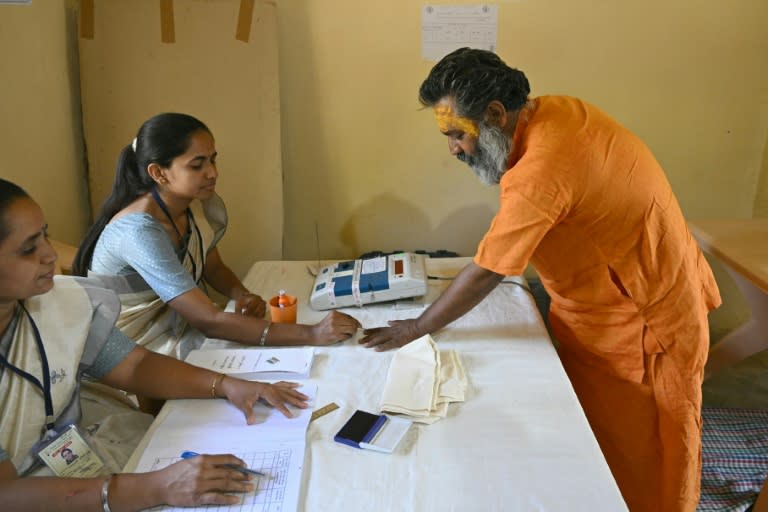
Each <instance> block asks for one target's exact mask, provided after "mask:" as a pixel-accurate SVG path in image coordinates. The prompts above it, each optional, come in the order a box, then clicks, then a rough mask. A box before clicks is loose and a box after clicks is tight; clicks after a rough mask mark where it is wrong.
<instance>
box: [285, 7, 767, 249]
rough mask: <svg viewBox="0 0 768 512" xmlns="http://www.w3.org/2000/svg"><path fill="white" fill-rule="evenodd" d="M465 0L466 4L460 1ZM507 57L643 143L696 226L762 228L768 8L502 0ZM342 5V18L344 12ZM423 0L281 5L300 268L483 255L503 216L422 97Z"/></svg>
mask: <svg viewBox="0 0 768 512" xmlns="http://www.w3.org/2000/svg"><path fill="white" fill-rule="evenodd" d="M448 3H454V2H448ZM497 4H498V5H499V26H500V28H499V37H498V53H499V54H500V55H501V56H502V57H503V58H504V59H505V60H506V61H507V62H508V63H509V64H510V65H513V66H516V67H519V68H520V69H522V70H523V71H524V72H525V73H526V74H527V76H528V78H529V80H530V82H531V86H532V94H533V95H541V94H570V95H575V96H580V97H582V98H584V99H586V100H588V101H591V102H593V103H595V104H597V105H598V106H600V107H601V108H603V109H604V110H606V111H607V112H609V113H611V114H612V115H613V116H614V117H616V118H617V119H618V120H620V121H621V122H622V123H624V124H625V125H627V126H628V127H629V128H631V129H632V130H634V131H635V132H637V133H638V134H639V135H640V136H642V137H643V138H644V140H645V141H646V142H647V143H648V144H649V145H650V147H651V148H652V149H653V151H654V152H655V154H656V156H657V158H658V159H659V160H660V161H661V163H662V164H663V165H664V167H665V168H666V170H667V173H668V175H669V179H670V181H671V183H672V185H673V187H674V190H675V191H676V193H677V195H678V197H679V199H680V202H681V204H682V207H683V210H684V211H685V213H686V214H687V215H688V216H690V217H708V216H750V215H751V213H752V203H753V201H754V198H755V188H756V184H757V181H758V176H759V173H760V170H761V165H762V160H763V147H764V145H765V141H766V128H767V127H768V87H767V85H768V68H767V67H766V66H765V55H767V54H768V36H766V31H765V21H766V20H768V2H765V1H763V0H735V1H733V2H716V1H714V0H705V1H687V2H667V1H662V0H650V1H646V2H616V1H613V0H604V1H582V2H579V3H578V7H577V5H575V4H574V2H572V1H571V0H537V1H500V2H497ZM330 5H332V8H329V6H330ZM422 5H423V2H414V1H413V0H368V1H365V2H360V1H359V0H335V1H333V2H329V1H327V0H281V1H280V2H278V6H279V12H278V21H279V29H280V30H279V35H280V80H281V93H282V119H283V166H284V173H285V200H286V205H287V212H286V229H285V256H286V257H287V258H291V259H296V258H300V259H301V258H314V257H316V251H317V250H316V242H315V223H317V225H318V231H319V235H320V237H319V238H320V252H321V256H322V257H327V258H336V257H347V256H354V255H357V254H359V253H361V252H364V251H368V250H371V249H383V250H393V249H406V250H407V249H417V248H423V249H438V248H446V249H453V250H457V251H459V252H461V253H462V254H466V255H471V254H472V253H473V251H474V248H475V244H476V243H477V241H478V240H479V239H480V237H481V235H482V233H483V232H484V229H485V228H486V227H487V224H488V221H489V220H490V218H491V216H492V214H493V212H494V210H495V208H496V205H497V201H496V190H495V189H494V188H485V187H483V186H482V185H480V184H479V182H477V180H475V179H474V178H473V177H472V175H471V174H470V172H469V171H468V170H467V169H466V168H465V167H464V166H463V165H462V164H460V163H459V162H457V161H455V159H453V158H451V157H449V155H448V152H447V149H446V143H445V141H444V140H443V137H442V136H441V135H440V134H439V133H438V132H437V129H436V127H435V125H434V122H433V119H432V115H431V113H430V112H426V111H419V105H418V101H417V90H418V87H419V85H420V83H421V81H422V80H423V79H424V78H425V77H426V75H427V73H428V71H429V69H430V68H431V66H432V64H433V63H430V62H425V61H423V60H422V58H421V55H420V33H419V30H420V7H421V6H422Z"/></svg>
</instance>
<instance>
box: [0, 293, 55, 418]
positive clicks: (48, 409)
mask: <svg viewBox="0 0 768 512" xmlns="http://www.w3.org/2000/svg"><path fill="white" fill-rule="evenodd" d="M19 306H20V307H21V309H22V311H24V313H25V314H26V315H27V319H28V320H29V323H30V324H31V325H32V332H33V333H34V334H35V341H36V342H37V351H38V352H39V353H40V363H41V364H42V366H43V382H42V384H41V383H40V380H39V379H38V378H37V377H35V376H34V375H32V374H31V373H28V372H26V371H24V370H22V369H21V368H19V367H17V366H14V365H13V364H11V362H10V361H8V360H7V359H6V358H5V357H4V356H3V355H2V354H0V365H2V366H5V367H6V368H8V369H9V370H11V371H12V372H14V373H15V374H16V375H18V376H19V377H21V378H23V379H26V380H27V381H29V382H31V383H32V384H33V385H35V386H37V387H38V388H39V389H40V391H42V392H43V400H44V401H45V428H46V430H53V428H54V417H53V396H52V394H51V371H50V369H49V367H48V357H47V356H46V355H45V347H44V346H43V339H42V337H41V336H40V330H39V329H38V328H37V324H36V323H35V321H34V320H33V319H32V315H30V314H29V311H27V308H25V307H24V304H23V303H22V302H21V301H19ZM16 328H17V329H18V326H17V327H16Z"/></svg>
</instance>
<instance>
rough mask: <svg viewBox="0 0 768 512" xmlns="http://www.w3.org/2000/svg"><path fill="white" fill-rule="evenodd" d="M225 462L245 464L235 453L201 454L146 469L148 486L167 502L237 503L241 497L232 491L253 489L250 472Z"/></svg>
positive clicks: (186, 505)
mask: <svg viewBox="0 0 768 512" xmlns="http://www.w3.org/2000/svg"><path fill="white" fill-rule="evenodd" d="M225 464H234V465H236V466H245V463H244V462H243V461H242V460H240V459H238V458H237V457H235V456H234V455H198V456H196V457H192V458H190V459H185V460H182V461H180V462H176V463H175V464H171V465H170V466H168V467H166V468H163V469H161V470H159V471H154V472H152V473H146V476H147V478H150V479H151V480H150V484H149V485H148V486H147V487H148V488H156V489H158V492H159V495H160V501H161V503H164V504H168V505H175V506H185V507H189V506H198V505H236V504H238V503H240V497H239V496H232V494H231V493H247V492H251V491H253V484H252V483H251V482H250V479H251V476H250V475H244V474H242V473H240V472H239V471H235V470H234V469H228V468H226V467H223V466H224V465H225ZM117 478H120V476H119V475H118V476H117ZM155 486H156V487H155Z"/></svg>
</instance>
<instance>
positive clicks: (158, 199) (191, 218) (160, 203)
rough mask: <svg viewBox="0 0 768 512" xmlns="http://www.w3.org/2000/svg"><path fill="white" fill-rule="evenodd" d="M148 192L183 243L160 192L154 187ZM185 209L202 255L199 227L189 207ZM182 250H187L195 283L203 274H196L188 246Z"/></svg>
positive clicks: (195, 267) (201, 239)
mask: <svg viewBox="0 0 768 512" xmlns="http://www.w3.org/2000/svg"><path fill="white" fill-rule="evenodd" d="M150 192H151V193H152V197H153V198H154V200H155V202H156V203H157V206H159V207H160V209H161V210H163V213H164V214H165V216H166V217H167V218H168V220H169V221H170V222H171V226H173V230H174V231H176V234H177V235H178V236H179V240H180V241H181V243H184V237H183V236H181V232H180V231H179V228H178V227H176V223H175V222H174V221H173V217H171V212H169V211H168V206H166V204H165V201H163V198H162V197H160V194H158V192H157V189H156V188H153V189H152V190H151V191H150ZM185 211H186V213H187V219H188V220H189V223H190V224H191V225H192V226H193V227H194V228H195V232H196V233H197V243H198V246H199V248H200V255H201V256H203V236H202V235H201V234H200V228H198V227H197V223H196V222H195V216H194V215H192V211H191V210H190V209H189V208H187V209H186V210H185ZM184 250H186V251H187V254H188V255H189V261H190V262H191V263H192V278H193V279H194V280H195V283H199V282H200V279H202V278H203V274H202V272H201V273H200V277H198V276H197V264H196V263H195V258H194V257H193V256H192V254H190V252H189V248H188V247H186V246H185V247H184Z"/></svg>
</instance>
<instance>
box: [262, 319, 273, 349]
mask: <svg viewBox="0 0 768 512" xmlns="http://www.w3.org/2000/svg"><path fill="white" fill-rule="evenodd" d="M271 325H272V322H270V321H269V320H267V325H266V327H264V330H263V331H261V338H259V346H260V347H263V346H264V344H265V343H266V342H267V333H268V332H269V327H270V326H271Z"/></svg>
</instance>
